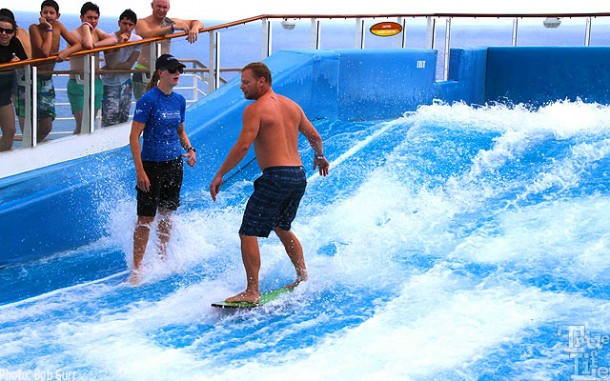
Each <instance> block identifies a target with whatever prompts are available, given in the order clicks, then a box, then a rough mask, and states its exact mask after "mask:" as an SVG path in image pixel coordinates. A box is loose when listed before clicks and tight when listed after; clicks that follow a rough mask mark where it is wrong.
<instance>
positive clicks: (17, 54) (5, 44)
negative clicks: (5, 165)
mask: <svg viewBox="0 0 610 381" xmlns="http://www.w3.org/2000/svg"><path fill="white" fill-rule="evenodd" d="M16 29H17V23H15V20H14V19H11V18H9V17H4V16H0V64H2V63H7V62H16V61H21V60H25V59H27V58H28V57H27V55H26V54H25V50H24V49H23V46H22V45H21V42H20V41H19V40H18V39H17V38H16V37H15V32H16ZM14 82H15V71H14V70H6V71H1V72H0V128H1V129H2V137H1V138H0V151H8V150H10V149H11V148H13V139H14V137H15V110H14V109H13V103H12V101H11V96H12V95H13V84H14Z"/></svg>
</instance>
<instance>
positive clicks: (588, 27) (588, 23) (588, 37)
mask: <svg viewBox="0 0 610 381" xmlns="http://www.w3.org/2000/svg"><path fill="white" fill-rule="evenodd" d="M590 45H591V16H589V17H587V21H586V22H585V46H590Z"/></svg>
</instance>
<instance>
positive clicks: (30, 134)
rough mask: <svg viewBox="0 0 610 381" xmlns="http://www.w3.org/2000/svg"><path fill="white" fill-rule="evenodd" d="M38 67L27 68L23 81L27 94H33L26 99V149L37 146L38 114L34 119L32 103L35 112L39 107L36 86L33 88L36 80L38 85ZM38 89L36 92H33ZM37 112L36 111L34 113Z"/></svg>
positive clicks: (24, 136) (24, 123) (28, 66)
mask: <svg viewBox="0 0 610 381" xmlns="http://www.w3.org/2000/svg"><path fill="white" fill-rule="evenodd" d="M36 69H37V67H36V66H31V65H27V66H25V70H24V74H23V80H24V83H23V85H24V87H25V94H32V96H33V98H32V97H28V96H27V95H26V97H25V119H24V121H23V142H22V144H23V146H24V147H33V146H34V145H36V133H35V132H34V131H36V130H37V128H38V125H37V124H36V114H34V116H33V117H32V102H34V104H33V107H34V110H35V108H36V107H37V97H36V95H37V94H36V90H37V89H36V86H32V80H33V79H34V83H36V80H35V77H34V76H35V75H36ZM33 89H36V90H33ZM34 112H35V111H34Z"/></svg>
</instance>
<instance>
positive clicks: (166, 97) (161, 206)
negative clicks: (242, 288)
mask: <svg viewBox="0 0 610 381" xmlns="http://www.w3.org/2000/svg"><path fill="white" fill-rule="evenodd" d="M184 68H185V66H184V65H183V64H182V63H180V61H178V60H177V59H176V58H175V57H174V56H172V55H170V54H163V55H161V56H160V57H159V58H157V61H156V64H155V73H154V74H153V77H152V79H151V81H150V83H149V84H148V88H147V89H146V90H147V92H146V94H144V96H142V98H140V100H139V101H138V103H137V104H136V108H135V111H134V115H133V122H132V124H131V134H130V135H129V144H130V146H131V154H132V156H133V162H134V165H135V168H136V180H137V185H136V189H137V192H138V221H137V223H136V228H135V231H134V234H133V268H132V271H131V275H130V277H129V283H131V284H132V285H138V284H139V283H140V281H141V274H140V269H141V266H142V259H143V258H144V253H145V251H146V245H147V244H148V236H149V234H150V227H151V225H152V223H153V221H154V219H155V216H156V215H157V212H158V214H159V218H158V222H157V234H158V240H159V242H158V252H159V255H160V256H161V258H162V259H164V258H165V255H166V252H167V244H168V242H169V239H170V236H171V229H172V218H171V216H172V212H173V211H174V210H176V209H177V208H178V206H179V205H180V188H181V187H182V175H183V159H182V157H185V158H186V162H187V164H188V165H190V166H191V167H192V166H194V165H195V163H196V162H197V158H196V156H195V149H194V148H193V147H192V146H191V143H190V141H189V138H188V136H187V135H186V132H185V131H184V114H185V110H186V100H185V99H184V97H183V96H182V95H180V94H178V93H175V92H174V91H173V89H174V87H176V86H177V85H178V81H179V80H180V74H182V73H183V71H184ZM140 135H142V145H140ZM183 149H184V151H186V153H183V152H184V151H183Z"/></svg>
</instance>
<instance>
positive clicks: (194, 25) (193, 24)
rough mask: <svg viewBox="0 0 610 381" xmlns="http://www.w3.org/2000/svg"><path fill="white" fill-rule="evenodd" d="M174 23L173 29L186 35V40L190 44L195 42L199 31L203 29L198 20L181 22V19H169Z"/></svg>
mask: <svg viewBox="0 0 610 381" xmlns="http://www.w3.org/2000/svg"><path fill="white" fill-rule="evenodd" d="M171 20H172V21H173V22H174V29H182V30H183V31H185V32H187V33H188V36H187V37H186V39H187V40H188V42H190V43H191V44H192V43H193V42H195V41H197V38H198V37H199V29H202V28H203V23H202V22H201V21H199V20H182V19H175V18H172V19H171Z"/></svg>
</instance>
